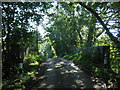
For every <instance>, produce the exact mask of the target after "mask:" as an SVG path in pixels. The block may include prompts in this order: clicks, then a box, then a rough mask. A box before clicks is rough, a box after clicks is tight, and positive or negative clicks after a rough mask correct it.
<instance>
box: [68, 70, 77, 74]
mask: <svg viewBox="0 0 120 90" xmlns="http://www.w3.org/2000/svg"><path fill="white" fill-rule="evenodd" d="M69 72H70V73H74V72H78V71H77V70H71V71H69Z"/></svg>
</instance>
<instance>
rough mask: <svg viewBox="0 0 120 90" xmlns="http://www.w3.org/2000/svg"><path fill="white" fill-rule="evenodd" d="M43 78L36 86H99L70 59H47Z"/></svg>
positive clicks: (81, 87)
mask: <svg viewBox="0 0 120 90" xmlns="http://www.w3.org/2000/svg"><path fill="white" fill-rule="evenodd" d="M44 64H46V74H45V75H44V76H41V78H45V79H44V80H43V82H42V83H41V84H40V85H39V87H38V88H80V89H84V88H99V87H100V86H99V85H97V84H95V83H93V81H92V80H94V79H93V78H91V77H90V76H89V75H87V74H86V73H84V72H83V71H82V70H81V69H80V68H79V67H78V66H76V65H75V64H74V63H73V62H72V61H67V60H65V59H61V58H56V59H51V58H50V59H48V60H47V61H46V62H45V63H44Z"/></svg>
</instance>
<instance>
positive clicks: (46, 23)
mask: <svg viewBox="0 0 120 90" xmlns="http://www.w3.org/2000/svg"><path fill="white" fill-rule="evenodd" d="M119 13H120V4H119V3H118V2H103V3H100V2H36V3H35V2H34V3H31V2H24V3H22V2H2V65H3V66H2V76H3V77H2V78H3V87H13V86H17V85H20V84H23V85H26V84H27V83H29V81H30V78H31V77H33V76H34V75H35V74H36V72H37V69H38V68H39V64H40V63H42V62H43V61H44V60H45V59H47V58H58V57H61V58H66V59H69V60H73V61H74V62H75V63H77V64H79V65H81V66H83V67H85V66H86V67H85V68H89V70H90V72H92V73H94V75H95V76H97V77H99V78H103V79H107V83H108V84H109V85H114V86H116V87H118V86H119V85H120V81H119V79H120V30H119V29H120V20H119V18H120V14H119ZM31 23H34V25H31ZM39 25H41V26H42V27H44V30H45V34H44V35H42V34H41V33H40V32H39V31H38V29H37V27H38V26H39ZM99 46H109V68H108V72H107V73H106V74H105V75H107V77H103V67H102V64H101V63H102V62H103V61H100V59H99V58H98V56H99V53H100V51H99V49H98V48H99ZM103 52H104V50H103ZM20 59H22V60H23V80H22V82H20V81H18V82H17V80H19V63H20V62H21V61H20ZM96 63H97V64H96ZM14 82H17V83H15V84H14V85H12V84H13V83H14ZM11 83H12V84H11Z"/></svg>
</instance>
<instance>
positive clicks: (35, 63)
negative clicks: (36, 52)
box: [30, 61, 39, 66]
mask: <svg viewBox="0 0 120 90" xmlns="http://www.w3.org/2000/svg"><path fill="white" fill-rule="evenodd" d="M30 65H32V66H34V65H39V63H38V62H37V61H36V62H34V63H30Z"/></svg>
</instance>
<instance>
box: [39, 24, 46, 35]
mask: <svg viewBox="0 0 120 90" xmlns="http://www.w3.org/2000/svg"><path fill="white" fill-rule="evenodd" d="M38 31H39V33H40V34H41V35H42V37H43V36H44V35H45V33H46V31H45V30H44V27H43V26H41V25H39V26H38Z"/></svg>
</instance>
